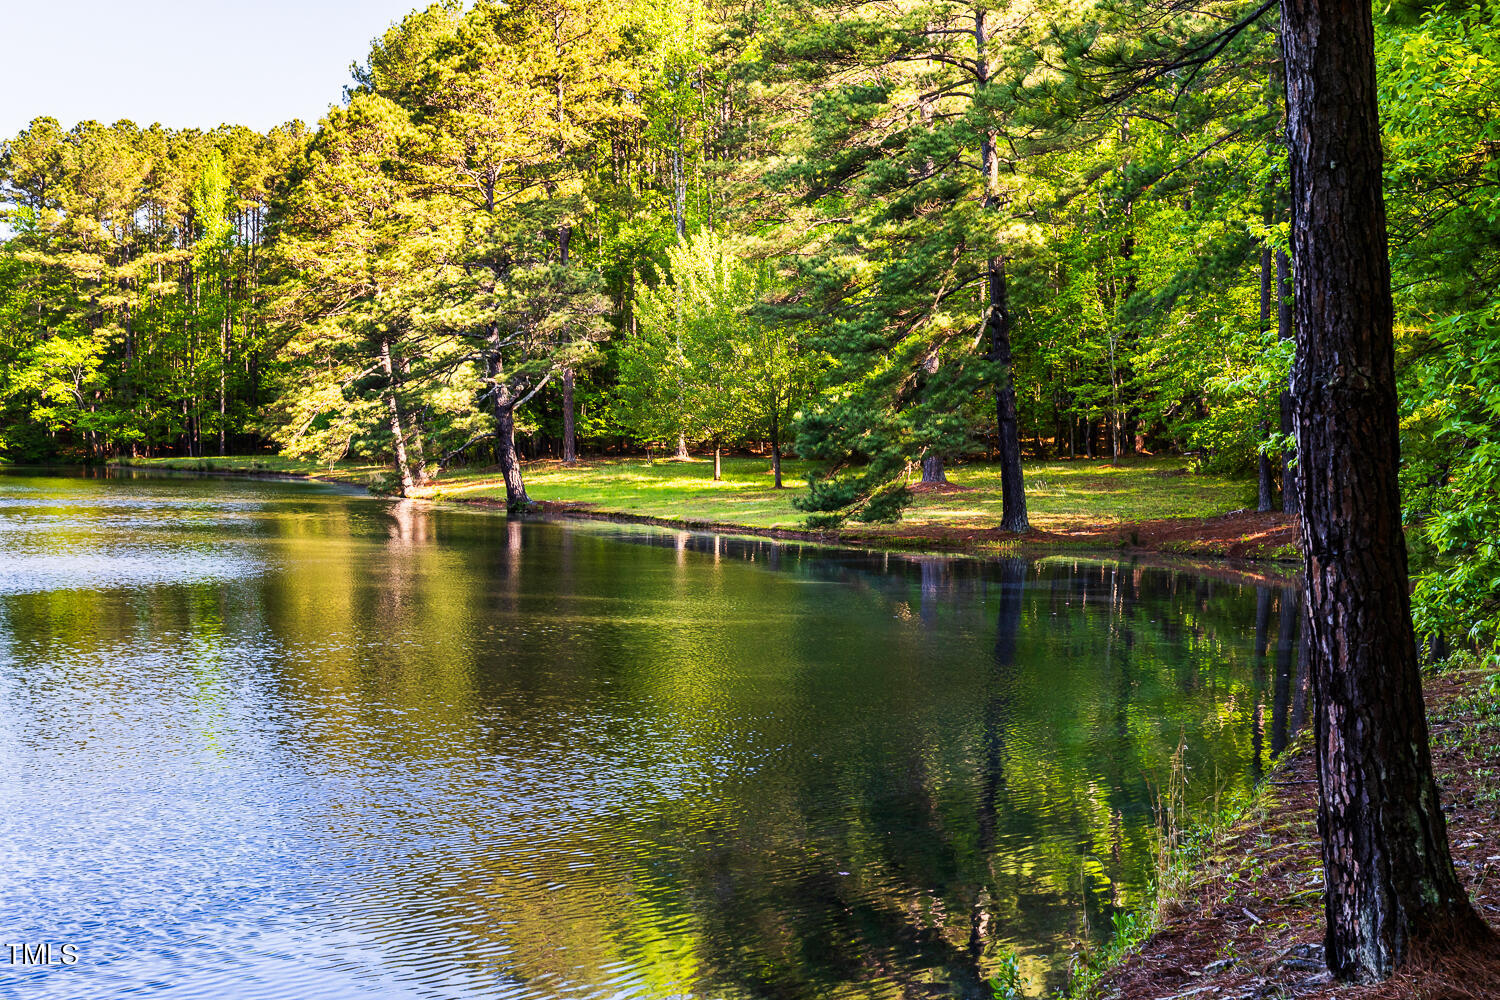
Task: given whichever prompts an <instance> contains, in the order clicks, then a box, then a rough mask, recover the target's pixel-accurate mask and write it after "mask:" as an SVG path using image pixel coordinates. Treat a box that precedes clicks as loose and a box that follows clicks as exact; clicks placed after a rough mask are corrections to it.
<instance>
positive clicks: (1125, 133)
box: [0, 0, 1500, 646]
mask: <svg viewBox="0 0 1500 1000" xmlns="http://www.w3.org/2000/svg"><path fill="white" fill-rule="evenodd" d="M1497 12H1500V8H1497V7H1496V6H1495V4H1494V3H1493V2H1486V3H1480V4H1476V5H1470V6H1467V7H1465V8H1462V9H1458V8H1451V7H1447V6H1440V5H1439V6H1426V5H1412V4H1398V5H1395V6H1393V7H1392V8H1391V9H1390V10H1388V11H1384V12H1379V16H1378V18H1377V23H1376V40H1375V55H1376V59H1377V61H1378V64H1379V66H1378V69H1379V74H1378V79H1379V81H1380V93H1379V97H1380V102H1381V115H1382V120H1383V122H1384V144H1385V179H1386V205H1387V211H1388V215H1389V217H1390V220H1391V242H1390V251H1391V261H1392V281H1393V287H1394V290H1395V309H1396V330H1397V373H1398V377H1399V379H1400V385H1401V393H1400V405H1401V413H1402V447H1403V456H1404V458H1403V466H1402V471H1401V476H1402V487H1403V496H1404V501H1405V505H1406V515H1407V528H1408V537H1409V538H1410V539H1411V540H1412V541H1413V543H1414V545H1415V548H1416V549H1417V551H1418V553H1419V557H1420V559H1419V562H1418V566H1419V583H1418V586H1417V590H1416V602H1415V613H1416V617H1417V621H1418V625H1419V629H1420V630H1421V633H1422V635H1424V636H1426V635H1439V636H1442V637H1443V638H1444V639H1445V640H1446V641H1447V642H1448V643H1449V644H1452V643H1456V642H1461V643H1465V644H1471V643H1477V644H1479V645H1480V646H1484V645H1486V644H1489V643H1491V642H1493V641H1494V638H1495V636H1496V635H1497V634H1500V597H1497V593H1500V588H1497V587H1496V585H1495V580H1496V574H1497V572H1500V550H1497V549H1496V546H1495V542H1494V538H1495V536H1496V533H1497V530H1500V485H1497V484H1500V474H1497V470H1500V432H1497V431H1496V428H1497V427H1500V389H1497V386H1500V369H1497V367H1496V362H1495V358H1496V357H1497V345H1500V333H1497V330H1500V299H1497V298H1496V295H1495V293H1494V289H1495V287H1496V281H1495V273H1496V270H1497V268H1500V258H1497V256H1496V251H1495V247H1496V245H1497V241H1496V232H1495V231H1496V225H1497V223H1496V218H1497V217H1500V214H1497V211H1496V208H1495V202H1496V197H1497V193H1496V192H1497V180H1500V176H1497V168H1496V162H1497V161H1496V157H1495V149H1496V143H1497V137H1496V135H1495V134H1494V132H1495V129H1496V127H1497V126H1496V125H1495V121H1496V117H1497V116H1496V115H1495V114H1494V108H1495V105H1496V102H1497V101H1500V31H1497V30H1496V29H1495V24H1496V16H1497ZM1252 14H1257V15H1258V16H1253V17H1252V16H1251V15H1252ZM1226 25H1233V26H1234V27H1233V30H1229V31H1225V30H1223V29H1224V27H1225V26H1226ZM1276 27H1277V12H1276V11H1275V10H1274V9H1269V8H1267V9H1260V8H1252V7H1250V6H1247V5H1244V4H1238V3H1219V2H1213V3H1210V2H1204V3H1201V4H1197V5H1194V6H1189V7H1182V6H1180V5H1175V6H1172V7H1169V8H1168V7H1159V6H1156V5H1152V4H1148V3H1145V2H1135V0H1132V2H1128V3H1123V4H1121V3H1111V4H1102V5H1094V4H1089V3H1086V2H1084V0H1028V2H1016V3H1002V4H990V3H980V4H960V3H953V2H949V0H925V2H916V0H912V2H905V0H902V2H897V3H884V2H858V0H795V2H793V0H780V2H776V3H772V4H764V5H742V4H737V3H733V2H727V0H696V2H694V3H689V4H675V3H662V2H655V0H621V2H618V3H612V4H606V5H602V6H601V5H587V6H585V5H580V4H577V3H575V2H573V0H521V2H516V3H510V4H501V3H493V2H482V3H477V4H473V5H465V4H460V3H457V2H454V0H448V2H443V3H438V4H435V5H433V6H431V7H429V8H426V9H424V10H420V11H416V12H414V13H413V14H411V15H410V16H409V17H407V18H406V19H405V20H403V21H402V22H401V23H400V24H397V25H395V26H393V27H391V28H390V29H389V30H388V31H387V32H385V33H384V34H383V35H382V36H381V37H379V38H377V39H376V40H375V41H374V43H373V45H372V48H371V50H370V53H369V56H368V58H367V59H366V61H365V62H364V64H363V65H361V66H360V67H358V68H357V69H356V72H355V78H354V80H353V81H352V82H351V85H350V87H349V88H348V90H347V93H346V95H345V101H344V104H343V106H342V107H339V108H337V109H335V110H333V111H332V112H330V114H329V115H328V116H327V117H326V118H325V119H324V120H323V121H322V122H320V123H319V124H318V126H317V127H316V128H315V129H311V130H309V129H307V128H304V127H303V126H302V125H300V124H298V123H292V124H289V125H287V126H285V127H283V128H279V129H276V130H273V131H272V132H270V133H269V134H265V135H260V134H255V133H252V132H250V131H249V130H247V129H243V128H238V127H232V126H224V127H221V128H219V129H216V130H214V131H212V132H206V133H204V132H194V131H180V132H179V131H172V130H170V129H165V128H162V127H159V126H152V127H149V128H142V127H139V126H137V125H135V124H133V123H130V122H117V123H115V124H113V125H103V124H100V123H96V122H83V123H80V124H78V125H77V126H75V127H73V128H71V129H64V128H63V127H62V126H60V125H59V124H58V123H57V122H56V121H54V120H52V119H49V118H38V119H36V120H35V121H34V122H33V123H32V124H31V125H30V126H29V127H28V128H27V129H26V130H25V131H23V132H22V133H20V134H19V135H16V136H14V137H12V138H10V139H9V140H7V141H6V142H5V143H4V146H3V156H0V199H3V213H4V227H5V228H4V230H3V233H4V242H3V250H0V356H3V363H0V413H3V419H0V448H3V450H4V453H5V455H6V456H8V457H9V458H11V459H13V460H85V461H91V460H99V459H103V458H106V457H108V456H110V455H117V454H136V455H140V454H155V453H164V452H176V453H183V454H193V455H199V454H205V453H211V452H223V451H229V450H236V449H239V450H244V449H248V448H258V447H267V446H274V447H277V448H280V449H283V450H286V451H288V452H291V453H293V454H301V455H308V456H319V457H321V458H323V459H334V458H337V457H339V456H342V455H359V456H366V457H370V458H376V459H383V460H386V461H389V462H390V463H391V466H392V469H393V475H392V479H391V486H392V488H393V489H397V490H403V489H406V488H409V487H410V486H412V485H414V484H415V483H416V482H418V481H420V480H421V479H423V478H424V477H426V476H429V475H432V474H434V473H435V472H436V471H437V470H438V469H440V468H442V467H444V466H452V465H454V464H461V463H490V462H498V463H499V464H500V465H501V466H502V467H504V468H505V469H506V471H507V478H508V480H509V481H510V483H511V485H512V490H511V501H512V506H514V507H524V506H525V505H526V504H527V503H529V498H528V497H527V496H526V493H525V486H524V482H523V478H522V476H523V473H522V465H521V460H522V459H523V458H534V457H540V456H544V455H556V454H561V453H563V452H565V451H566V450H567V449H568V448H571V447H572V436H573V435H574V434H575V433H576V435H577V436H578V437H580V438H581V439H582V440H583V442H584V445H585V448H586V449H594V450H619V449H632V448H640V447H664V448H666V449H668V450H674V449H675V450H680V451H681V452H684V453H685V452H688V451H691V450H693V449H695V448H705V447H707V448H714V449H716V450H717V449H720V448H735V447H739V448H750V449H752V450H756V451H760V452H763V453H765V454H767V456H768V461H771V457H772V456H773V455H776V456H779V455H780V453H781V452H782V451H783V450H786V449H791V450H794V451H796V452H797V453H798V454H800V455H802V456H803V457H807V458H812V459H816V460H818V462H819V467H820V468H821V470H822V471H821V472H820V473H819V474H818V475H817V476H816V477H815V479H814V482H813V485H812V488H811V490H810V491H808V492H807V493H806V494H805V495H804V496H803V497H802V498H801V499H800V500H799V503H800V504H801V505H802V506H804V507H805V508H806V509H807V510H808V511H809V515H810V517H811V518H814V519H816V520H820V521H822V522H824V523H836V522H838V521H841V520H844V519H846V518H851V517H852V518H866V519H879V518H891V517H898V516H900V511H901V509H902V507H903V506H904V505H905V503H906V501H907V498H908V488H909V486H910V485H911V484H913V483H915V482H916V481H917V480H918V478H926V479H936V480H942V479H944V478H946V477H947V475H948V474H950V473H951V474H953V475H954V476H955V477H956V478H957V479H958V480H959V481H961V479H962V473H961V472H955V471H954V466H955V465H956V464H961V463H962V462H963V461H964V460H965V459H967V458H973V457H978V456H987V457H991V458H995V457H999V458H1001V459H1003V460H1004V461H1005V462H1006V463H1007V464H1008V465H1010V466H1013V467H1014V471H1015V476H1014V478H1013V480H1008V488H1007V496H1008V503H1007V523H1008V524H1010V525H1011V526H1013V527H1016V528H1021V527H1024V525H1025V506H1024V484H1023V483H1022V482H1021V479H1020V472H1019V459H1020V457H1021V456H1022V455H1023V454H1025V455H1029V456H1031V457H1060V456H1092V457H1107V458H1113V457H1117V456H1121V455H1126V454H1129V453H1132V452H1143V451H1146V452H1161V451H1169V452H1176V453H1181V454H1185V455H1189V456H1191V457H1192V459H1193V460H1194V461H1195V462H1196V463H1197V464H1198V465H1199V466H1200V467H1204V468H1214V469H1221V470H1224V469H1227V470H1233V469H1245V470H1250V469H1253V468H1255V467H1256V466H1257V465H1259V466H1260V467H1261V469H1262V482H1263V488H1262V493H1263V497H1262V504H1263V506H1272V505H1275V504H1277V503H1279V502H1280V501H1279V499H1278V496H1279V494H1280V493H1282V492H1283V491H1282V490H1281V488H1280V480H1281V479H1287V480H1288V482H1290V480H1291V478H1292V477H1293V476H1294V474H1295V471H1296V460H1295V455H1294V448H1295V446H1294V444H1293V441H1292V438H1291V436H1290V433H1289V432H1290V430H1291V425H1290V422H1289V421H1290V416H1289V409H1288V406H1287V405H1286V397H1285V387H1286V382H1287V377H1288V372H1289V371H1290V367H1291V363H1292V347H1291V345H1292V337H1291V334H1292V332H1293V331H1292V329H1291V324H1290V315H1291V309H1290V299H1289V297H1288V296H1289V289H1290V275H1291V273H1292V271H1293V270H1294V269H1295V262H1294V261H1291V260H1289V259H1288V257H1287V253H1288V249H1289V242H1288V215H1287V206H1288V193H1287V184H1288V180H1287V173H1286V167H1285V153H1284V150H1283V145H1282V144H1283V122H1284V119H1285V112H1284V105H1285V99H1284V94H1283V91H1282V86H1281V83H1280V80H1281V70H1280V66H1279V58H1280V55H1279V52H1280V49H1279V46H1278V43H1277V36H1276ZM565 430H566V433H565ZM793 485H800V484H793ZM1284 492H1286V493H1287V500H1288V502H1291V501H1293V500H1295V496H1296V491H1294V490H1287V491H1284Z"/></svg>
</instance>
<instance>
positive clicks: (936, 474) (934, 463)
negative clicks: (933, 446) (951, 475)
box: [922, 452, 948, 484]
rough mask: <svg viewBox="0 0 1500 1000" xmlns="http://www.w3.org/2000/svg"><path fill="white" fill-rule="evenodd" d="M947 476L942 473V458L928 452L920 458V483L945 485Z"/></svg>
mask: <svg viewBox="0 0 1500 1000" xmlns="http://www.w3.org/2000/svg"><path fill="white" fill-rule="evenodd" d="M947 481H948V474H947V473H946V472H944V471H943V456H942V455H935V454H933V453H932V452H928V453H927V454H926V455H923V456H922V482H924V483H929V484H931V483H946V482H947Z"/></svg>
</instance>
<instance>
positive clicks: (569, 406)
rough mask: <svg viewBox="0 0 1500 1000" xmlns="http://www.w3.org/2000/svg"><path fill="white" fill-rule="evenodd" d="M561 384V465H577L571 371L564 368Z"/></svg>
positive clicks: (576, 440)
mask: <svg viewBox="0 0 1500 1000" xmlns="http://www.w3.org/2000/svg"><path fill="white" fill-rule="evenodd" d="M562 384H563V464H564V465H577V464H578V439H577V438H576V437H575V435H574V425H573V369H571V368H564V369H563V373H562Z"/></svg>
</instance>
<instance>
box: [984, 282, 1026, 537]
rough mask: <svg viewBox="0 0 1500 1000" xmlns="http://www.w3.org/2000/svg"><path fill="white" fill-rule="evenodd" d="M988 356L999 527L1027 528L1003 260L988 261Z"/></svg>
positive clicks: (1003, 528) (1011, 528)
mask: <svg viewBox="0 0 1500 1000" xmlns="http://www.w3.org/2000/svg"><path fill="white" fill-rule="evenodd" d="M988 283H989V293H990V306H989V316H988V318H987V319H986V323H987V325H988V327H989V335H990V360H991V361H993V362H994V363H995V369H996V383H995V415H996V423H997V424H998V425H999V429H1000V528H1001V530H1003V531H1029V530H1031V522H1030V520H1029V519H1028V518H1027V516H1026V480H1025V477H1024V476H1023V474H1022V472H1021V431H1020V425H1019V422H1018V421H1017V419H1016V386H1015V383H1014V382H1013V381H1012V380H1011V353H1010V303H1009V301H1008V299H1007V290H1006V285H1005V262H1004V261H1003V260H1001V259H1000V258H998V257H992V258H990V261H989V275H988Z"/></svg>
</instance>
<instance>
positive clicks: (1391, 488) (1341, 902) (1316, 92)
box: [1281, 0, 1488, 982]
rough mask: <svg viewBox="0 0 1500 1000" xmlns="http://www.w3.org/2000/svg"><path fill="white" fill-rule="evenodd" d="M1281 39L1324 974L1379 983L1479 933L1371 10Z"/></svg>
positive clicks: (1303, 18)
mask: <svg viewBox="0 0 1500 1000" xmlns="http://www.w3.org/2000/svg"><path fill="white" fill-rule="evenodd" d="M1281 36H1282V52H1283V58H1284V61H1285V66H1286V93H1287V112H1288V113H1287V147H1288V150H1289V154H1290V162H1291V191H1292V255H1293V259H1295V260H1296V262H1297V272H1296V275H1295V282H1296V305H1295V310H1296V327H1297V362H1296V365H1295V366H1294V368H1293V372H1292V396H1293V399H1294V405H1295V411H1296V413H1295V417H1296V419H1295V423H1296V428H1297V450H1298V457H1299V464H1300V468H1301V473H1302V474H1301V476H1300V477H1299V479H1300V480H1301V482H1300V483H1299V486H1300V489H1301V501H1302V515H1303V516H1302V530H1301V535H1302V547H1303V553H1304V556H1303V558H1304V561H1305V567H1306V573H1307V587H1306V590H1305V597H1304V601H1305V603H1306V606H1307V613H1308V614H1307V621H1308V625H1309V633H1310V649H1311V655H1312V660H1311V671H1312V687H1313V692H1314V695H1315V700H1316V708H1315V719H1314V722H1315V741H1316V742H1315V745H1316V753H1317V758H1318V786H1319V808H1318V829H1319V832H1320V834H1321V835H1322V840H1323V870H1324V880H1325V884H1326V886H1327V889H1326V897H1325V909H1326V914H1327V921H1328V927H1327V935H1326V939H1325V943H1326V958H1327V962H1328V967H1329V969H1330V970H1331V971H1332V972H1333V973H1334V974H1335V975H1336V976H1337V977H1339V978H1340V979H1344V980H1352V981H1358V982H1372V981H1378V980H1382V979H1385V978H1388V977H1389V976H1390V975H1391V974H1392V972H1393V971H1394V970H1395V969H1396V968H1398V967H1399V966H1400V965H1402V963H1403V962H1404V961H1405V960H1406V959H1407V957H1408V956H1409V955H1410V954H1411V952H1412V950H1413V948H1414V947H1420V946H1422V945H1428V946H1431V947H1432V948H1433V949H1448V948H1452V947H1453V946H1454V945H1455V944H1456V943H1460V942H1462V941H1463V940H1465V939H1477V938H1479V937H1481V936H1484V935H1487V934H1488V931H1487V929H1486V928H1485V925H1484V923H1483V922H1482V921H1481V920H1480V919H1479V917H1478V916H1477V915H1476V914H1475V913H1474V911H1473V909H1472V908H1471V907H1470V905H1469V902H1468V899H1467V898H1466V897H1465V895H1464V891H1463V887H1462V885H1461V884H1460V883H1459V880H1458V877H1457V875H1456V874H1455V873H1454V869H1453V861H1452V859H1451V857H1450V855H1449V850H1448V836H1447V829H1446V825H1445V823H1444V820H1443V811H1442V808H1441V806H1440V804H1439V801H1438V789H1437V783H1436V782H1435V781H1434V779H1433V775H1432V763H1431V759H1430V751H1429V746H1428V735H1427V719H1426V714H1425V711H1424V707H1423V703H1422V685H1421V677H1420V675H1419V673H1418V669H1417V648H1416V642H1415V638H1414V636H1413V633H1412V624H1411V607H1410V598H1409V596H1408V589H1407V588H1408V581H1407V556H1406V540H1405V538H1404V536H1403V534H1402V530H1401V503H1400V496H1399V493H1398V490H1397V470H1398V465H1399V461H1400V456H1399V449H1400V442H1399V439H1398V433H1397V410H1396V380H1395V370H1394V350H1395V349H1394V339H1393V333H1392V305H1391V286H1390V264H1389V260H1388V258H1387V256H1386V227H1385V206H1384V202H1383V199H1382V193H1381V148H1380V130H1379V121H1378V117H1377V116H1378V112H1377V105H1376V91H1375V54H1374V27H1373V24H1372V19H1371V13H1370V5H1369V3H1368V2H1365V0H1282V3H1281Z"/></svg>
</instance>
